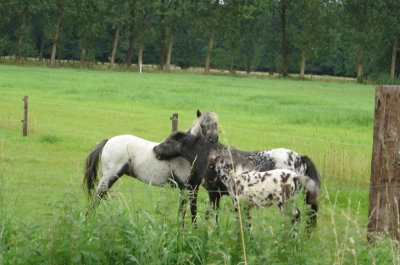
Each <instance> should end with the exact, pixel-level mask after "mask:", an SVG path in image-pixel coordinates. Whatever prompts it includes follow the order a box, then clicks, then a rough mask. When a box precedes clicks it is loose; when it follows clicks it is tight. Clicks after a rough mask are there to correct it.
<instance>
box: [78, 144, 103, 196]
mask: <svg viewBox="0 0 400 265" xmlns="http://www.w3.org/2000/svg"><path fill="white" fill-rule="evenodd" d="M107 141H108V139H104V140H103V141H101V142H100V143H99V144H97V145H96V147H95V148H93V150H92V151H91V152H90V153H89V155H88V156H87V158H86V164H85V176H84V178H83V187H84V189H85V190H86V191H87V193H88V195H89V196H90V195H91V194H92V193H93V190H94V188H95V183H96V181H97V173H98V165H99V160H100V155H101V152H102V151H103V148H104V145H105V144H106V143H107Z"/></svg>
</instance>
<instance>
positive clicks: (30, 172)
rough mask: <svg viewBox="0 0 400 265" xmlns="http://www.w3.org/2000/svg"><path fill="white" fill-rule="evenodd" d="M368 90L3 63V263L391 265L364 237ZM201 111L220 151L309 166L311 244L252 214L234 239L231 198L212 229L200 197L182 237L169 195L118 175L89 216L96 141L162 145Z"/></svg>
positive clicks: (271, 217)
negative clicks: (315, 174) (213, 120)
mask: <svg viewBox="0 0 400 265" xmlns="http://www.w3.org/2000/svg"><path fill="white" fill-rule="evenodd" d="M374 93H375V89H374V87H373V86H370V85H360V84H356V83H354V82H333V81H307V80H298V79H281V78H277V77H274V78H272V77H263V78H260V77H258V78H255V77H237V76H231V75H203V74H193V73H168V74H167V73H155V72H149V73H146V72H145V73H143V74H138V73H132V72H110V71H93V70H77V69H49V68H41V67H15V66H4V65H0V264H117V263H118V264H243V263H244V262H245V261H246V262H247V263H248V264H400V250H399V247H398V246H396V245H395V244H394V243H393V242H391V241H390V240H388V239H385V238H382V239H379V240H378V241H377V243H376V244H375V245H374V246H371V245H369V244H368V243H367V240H366V225H367V219H368V195H369V177H370V162H371V149H372V135H373V121H374V113H373V112H374ZM23 96H29V114H28V118H29V129H28V136H27V137H23V136H22V123H21V119H22V115H23V102H22V98H23ZM197 109H200V110H204V111H214V112H216V113H217V114H218V116H219V129H220V141H221V142H222V143H224V144H227V145H233V146H235V147H236V148H238V149H241V150H258V149H267V148H276V147H286V148H290V149H293V150H295V151H297V152H299V153H301V154H305V155H307V156H309V157H310V158H312V160H313V161H314V163H315V164H316V166H317V168H318V170H319V173H320V175H321V182H322V194H321V204H320V214H319V217H318V226H317V228H316V229H315V231H313V233H312V235H311V237H310V238H309V239H306V238H305V236H304V234H303V233H302V232H301V231H302V230H300V232H299V235H297V236H293V235H292V234H291V233H288V232H287V228H288V227H289V226H288V224H287V220H285V217H283V216H282V215H281V214H280V213H279V211H278V210H277V209H275V208H269V209H256V210H254V213H253V229H252V230H251V231H244V241H243V243H242V240H241V233H240V229H239V226H238V223H237V222H236V220H235V213H234V212H233V211H232V202H231V201H230V199H229V198H224V199H223V201H222V209H221V211H220V220H219V222H218V224H216V223H215V222H214V221H213V220H205V214H204V213H205V211H206V209H207V204H208V198H207V194H206V192H205V190H204V189H201V192H200V198H199V225H198V228H197V229H193V228H192V227H191V225H190V220H189V218H187V220H186V225H185V228H182V227H181V226H180V224H179V223H178V218H177V208H178V203H179V192H178V190H177V189H175V188H172V187H162V188H160V187H151V186H148V185H144V184H143V183H140V182H139V181H136V180H134V179H132V178H130V177H126V176H125V177H123V178H121V180H119V181H118V182H117V183H116V184H115V185H114V186H113V188H112V189H111V192H110V195H111V196H110V199H109V200H107V201H103V202H102V203H101V206H100V208H99V209H98V211H97V213H96V215H95V216H94V218H91V219H87V218H86V217H85V210H86V197H85V194H84V191H83V189H82V181H83V167H84V162H85V159H86V156H87V154H88V153H89V152H90V150H91V149H92V148H93V147H94V146H95V145H96V143H98V142H100V141H101V140H102V139H105V138H109V137H112V136H114V135H120V134H133V135H136V136H139V137H142V138H145V139H147V140H151V141H156V142H159V141H162V140H163V139H165V138H166V136H167V135H168V134H169V132H170V131H171V121H170V119H169V118H170V117H171V115H172V113H174V112H177V113H179V125H178V126H179V129H181V130H186V129H187V128H189V127H190V125H191V123H192V121H193V120H194V119H195V117H196V110H197ZM244 249H245V251H246V254H244V251H243V250H244Z"/></svg>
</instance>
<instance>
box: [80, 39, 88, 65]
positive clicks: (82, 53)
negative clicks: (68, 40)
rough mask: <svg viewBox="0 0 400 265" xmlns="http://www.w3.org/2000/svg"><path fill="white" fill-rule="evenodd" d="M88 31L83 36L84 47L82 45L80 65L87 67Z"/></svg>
mask: <svg viewBox="0 0 400 265" xmlns="http://www.w3.org/2000/svg"><path fill="white" fill-rule="evenodd" d="M86 46H87V33H85V34H84V35H83V37H82V47H81V55H80V60H79V66H80V67H81V68H83V67H85V62H86V49H87V47H86Z"/></svg>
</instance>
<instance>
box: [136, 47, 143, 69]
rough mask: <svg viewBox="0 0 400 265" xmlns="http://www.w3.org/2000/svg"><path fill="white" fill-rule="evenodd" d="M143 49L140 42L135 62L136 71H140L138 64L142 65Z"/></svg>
mask: <svg viewBox="0 0 400 265" xmlns="http://www.w3.org/2000/svg"><path fill="white" fill-rule="evenodd" d="M143 49H144V44H143V42H142V43H140V46H139V50H138V61H137V68H138V69H140V64H143Z"/></svg>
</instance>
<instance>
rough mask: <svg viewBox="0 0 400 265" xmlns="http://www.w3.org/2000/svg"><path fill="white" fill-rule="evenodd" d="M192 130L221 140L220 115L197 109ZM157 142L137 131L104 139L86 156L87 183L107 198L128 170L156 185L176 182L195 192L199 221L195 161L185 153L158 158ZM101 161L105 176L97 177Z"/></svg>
mask: <svg viewBox="0 0 400 265" xmlns="http://www.w3.org/2000/svg"><path fill="white" fill-rule="evenodd" d="M188 132H189V133H191V134H195V135H198V136H203V137H206V139H207V140H208V141H210V142H211V143H216V142H218V127H217V115H216V114H215V113H213V112H204V113H201V112H200V111H197V119H196V120H195V121H194V122H193V124H192V127H191V128H190V129H189V130H188ZM156 145H158V143H156V142H151V141H147V140H145V139H142V138H139V137H136V136H133V135H120V136H114V137H112V138H110V139H105V140H103V141H101V142H100V143H99V144H98V145H97V146H96V147H95V148H94V149H93V150H92V151H91V152H90V153H89V155H88V157H87V159H86V166H85V176H84V181H83V182H84V183H83V184H84V186H85V187H86V190H87V192H88V195H89V197H91V195H96V194H97V197H98V198H104V197H105V196H106V195H107V192H108V190H109V189H110V188H111V187H112V185H113V184H114V183H115V182H116V181H117V180H118V179H119V178H120V177H121V176H122V175H124V174H125V175H128V176H132V177H134V178H137V179H138V180H140V181H142V182H144V183H148V184H150V185H154V186H163V185H165V184H166V183H173V184H174V185H175V186H178V187H179V189H180V190H181V192H183V191H184V190H189V191H190V192H191V195H192V196H191V204H190V209H191V212H192V222H195V219H196V214H197V192H198V189H199V180H197V179H194V178H191V176H192V174H191V172H190V168H191V165H190V163H189V162H188V161H187V160H186V159H184V158H183V157H176V158H174V159H171V160H169V161H160V160H158V159H157V158H156V157H155V155H154V153H153V148H154V147H155V146H156ZM99 161H101V178H100V180H99V181H97V178H98V164H99ZM96 183H97V187H95V186H96ZM95 188H96V192H94V189H95ZM98 203H99V200H94V201H93V203H92V205H91V208H92V210H94V209H95V208H96V207H97V205H98ZM185 203H186V200H185V198H184V197H182V200H181V204H180V209H179V210H180V212H181V213H182V217H183V216H184V211H183V210H182V209H183V208H182V207H183V205H184V204H185Z"/></svg>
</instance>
